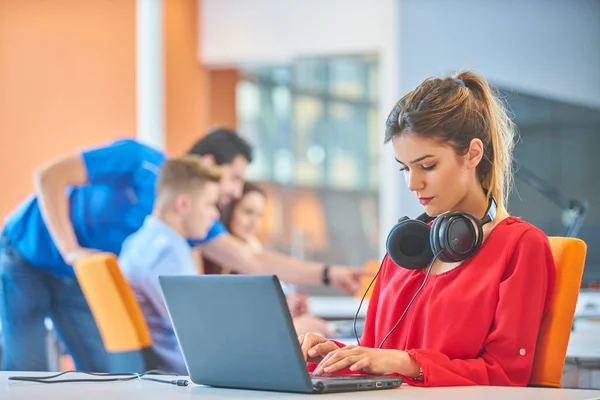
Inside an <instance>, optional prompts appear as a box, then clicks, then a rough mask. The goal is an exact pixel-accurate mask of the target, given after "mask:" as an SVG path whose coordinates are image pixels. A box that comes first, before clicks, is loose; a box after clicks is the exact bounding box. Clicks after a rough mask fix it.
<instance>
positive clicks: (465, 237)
mask: <svg viewBox="0 0 600 400" xmlns="http://www.w3.org/2000/svg"><path fill="white" fill-rule="evenodd" d="M434 225H435V229H434V227H433V226H432V235H431V246H432V249H433V250H434V254H438V253H439V255H438V258H439V259H440V261H442V262H459V261H463V260H465V259H467V258H469V257H471V256H472V255H473V254H475V253H476V252H477V250H478V249H479V247H480V245H481V239H482V236H483V229H482V227H481V224H480V223H479V220H477V218H475V217H474V216H471V215H470V214H468V213H452V214H448V215H444V216H440V218H439V221H436V222H435V223H434Z"/></svg>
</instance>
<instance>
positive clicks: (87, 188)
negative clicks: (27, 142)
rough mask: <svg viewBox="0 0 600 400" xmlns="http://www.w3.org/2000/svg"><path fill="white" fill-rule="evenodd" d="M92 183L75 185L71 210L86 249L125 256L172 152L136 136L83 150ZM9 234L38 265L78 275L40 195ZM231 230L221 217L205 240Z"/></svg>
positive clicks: (11, 221) (19, 213) (15, 217)
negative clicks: (46, 220)
mask: <svg viewBox="0 0 600 400" xmlns="http://www.w3.org/2000/svg"><path fill="white" fill-rule="evenodd" d="M81 156H82V158H83V161H84V163H85V167H86V169H87V174H88V184H86V185H83V186H79V187H74V188H69V189H68V191H67V196H68V198H69V205H70V214H71V221H72V223H73V227H74V229H75V234H76V236H77V240H78V242H79V244H80V245H81V246H83V247H87V248H91V249H96V250H100V251H107V252H112V253H115V254H117V255H118V254H119V253H120V251H121V246H122V244H123V241H124V240H125V239H126V238H127V237H128V236H129V235H131V234H132V233H134V232H135V231H137V230H138V229H139V228H140V227H141V226H142V224H143V223H144V219H145V218H146V216H147V215H149V214H151V213H152V207H153V204H154V186H155V183H156V178H157V176H158V172H159V169H160V166H161V165H162V164H163V162H164V161H165V160H166V156H165V155H164V154H163V153H161V152H160V151H158V150H156V149H153V148H152V147H149V146H146V145H144V144H142V143H140V142H137V141H135V140H133V139H120V140H116V141H114V142H113V143H111V144H109V145H108V146H103V147H99V148H94V149H90V150H86V151H84V152H82V154H81ZM4 232H5V234H6V235H7V236H8V238H9V239H10V240H11V242H12V243H13V244H14V246H16V248H17V249H18V250H19V252H20V253H21V255H22V256H23V257H24V258H25V259H26V260H27V261H29V262H30V263H31V264H32V265H33V266H34V267H37V268H40V269H45V270H49V271H51V272H53V273H54V274H55V275H56V276H59V277H65V276H71V277H72V276H74V271H73V269H72V268H71V266H69V265H67V264H66V263H65V261H64V260H63V258H62V256H61V255H60V253H59V252H58V249H57V248H56V245H55V244H54V241H53V240H52V238H51V237H50V234H49V232H48V229H47V228H46V224H45V223H44V220H43V218H42V215H41V213H40V209H39V205H38V200H37V197H36V196H33V195H32V196H30V197H29V198H28V199H26V200H25V202H23V203H22V204H21V205H20V206H19V207H18V208H17V209H16V210H15V211H14V212H13V213H12V214H11V215H9V216H8V218H7V220H6V223H5V230H4ZM225 232H226V229H225V227H223V225H222V224H221V223H220V222H219V221H216V222H215V224H214V225H213V227H212V228H211V230H210V232H209V233H208V235H207V237H206V238H199V239H190V243H193V244H201V243H203V242H206V241H209V240H211V239H214V238H215V237H217V236H219V235H221V234H223V233H225Z"/></svg>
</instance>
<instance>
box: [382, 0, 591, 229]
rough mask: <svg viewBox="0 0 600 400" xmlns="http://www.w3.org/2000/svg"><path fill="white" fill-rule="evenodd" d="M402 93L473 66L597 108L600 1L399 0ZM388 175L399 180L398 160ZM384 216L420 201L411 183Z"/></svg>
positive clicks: (515, 85)
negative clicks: (423, 82)
mask: <svg viewBox="0 0 600 400" xmlns="http://www.w3.org/2000/svg"><path fill="white" fill-rule="evenodd" d="M399 3H400V7H399V24H400V27H399V30H400V34H399V35H400V41H399V47H398V54H399V59H400V68H399V73H400V85H399V93H402V94H404V93H406V92H408V91H410V90H412V89H413V88H414V87H415V86H417V85H418V84H419V83H420V82H421V81H422V80H423V79H425V78H427V77H429V76H433V75H445V74H448V73H452V72H454V71H456V70H459V69H467V68H470V69H475V70H476V71H477V72H479V73H481V74H483V75H484V76H485V77H486V78H488V79H489V80H490V82H491V83H493V84H495V85H499V86H502V87H504V88H507V89H513V90H517V91H523V92H525V93H529V94H533V95H539V96H544V97H549V98H554V99H559V100H563V101H567V102H572V103H576V104H584V105H587V106H593V107H598V108H600V1H595V0H551V1H548V0H526V1H524V0H502V1H481V0H447V1H446V0H444V1H441V0H399ZM383 176H384V177H385V178H384V180H383V181H384V182H385V181H388V182H399V180H398V171H397V168H396V166H393V165H391V166H389V168H388V169H387V170H384V171H383ZM388 194H389V196H390V198H389V199H388V200H387V201H388V202H389V203H391V204H395V205H396V206H395V208H394V207H393V206H391V207H386V208H383V209H382V218H383V220H384V221H390V220H393V219H394V218H397V217H398V216H399V215H405V214H406V215H409V216H416V215H418V214H420V213H421V212H423V208H422V207H421V206H420V205H419V204H418V203H417V202H416V200H415V198H414V196H413V195H412V194H411V193H410V192H408V190H406V185H401V187H400V188H399V189H398V190H397V191H396V192H393V191H389V193H388Z"/></svg>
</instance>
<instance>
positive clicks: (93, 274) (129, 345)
mask: <svg viewBox="0 0 600 400" xmlns="http://www.w3.org/2000/svg"><path fill="white" fill-rule="evenodd" d="M74 270H75V274H76V276H77V280H78V281H79V285H80V286H81V290H82V292H83V294H84V296H85V298H86V300H87V302H88V305H89V307H90V310H91V311H92V314H93V316H94V319H95V321H96V324H97V325H98V329H99V331H100V335H101V336H102V341H103V342H104V347H105V348H106V350H107V352H108V356H109V362H110V370H111V372H138V373H141V372H144V371H148V370H151V369H156V364H157V358H156V355H155V354H154V352H153V350H152V338H151V336H150V331H149V329H148V326H147V325H146V321H145V319H144V316H143V314H142V311H141V309H140V307H139V304H138V303H137V300H136V299H135V295H134V293H133V290H132V289H131V286H130V285H129V283H128V282H127V279H126V278H125V276H124V275H123V273H122V271H121V269H120V268H119V264H118V261H117V258H116V256H115V255H114V254H110V253H97V254H94V255H91V256H88V257H85V258H83V259H81V260H79V261H77V262H76V263H75V265H74Z"/></svg>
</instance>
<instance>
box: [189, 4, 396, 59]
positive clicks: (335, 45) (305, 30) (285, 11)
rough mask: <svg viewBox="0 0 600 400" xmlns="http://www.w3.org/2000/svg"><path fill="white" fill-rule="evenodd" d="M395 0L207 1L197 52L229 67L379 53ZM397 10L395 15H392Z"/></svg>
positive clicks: (203, 11) (202, 10) (384, 41)
mask: <svg viewBox="0 0 600 400" xmlns="http://www.w3.org/2000/svg"><path fill="white" fill-rule="evenodd" d="M396 3H397V1H396V0H376V1H365V0H283V1H282V0H252V1H249V0H203V1H202V7H201V10H200V26H201V27H202V31H201V34H200V41H199V46H200V49H199V54H200V58H201V60H202V62H203V63H206V64H209V65H227V64H234V65H237V64H239V63H262V62H273V61H277V60H287V59H290V58H292V57H298V56H301V55H305V54H306V55H310V56H314V55H319V54H340V53H357V52H363V51H378V50H380V49H382V48H383V47H385V46H386V44H387V43H386V42H387V40H386V38H385V37H384V36H385V35H386V34H387V33H388V32H387V31H386V28H385V26H384V25H385V21H386V20H387V19H389V18H390V17H391V18H395V16H396V15H397V13H395V12H394V10H395V7H396ZM390 14H393V15H390Z"/></svg>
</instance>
